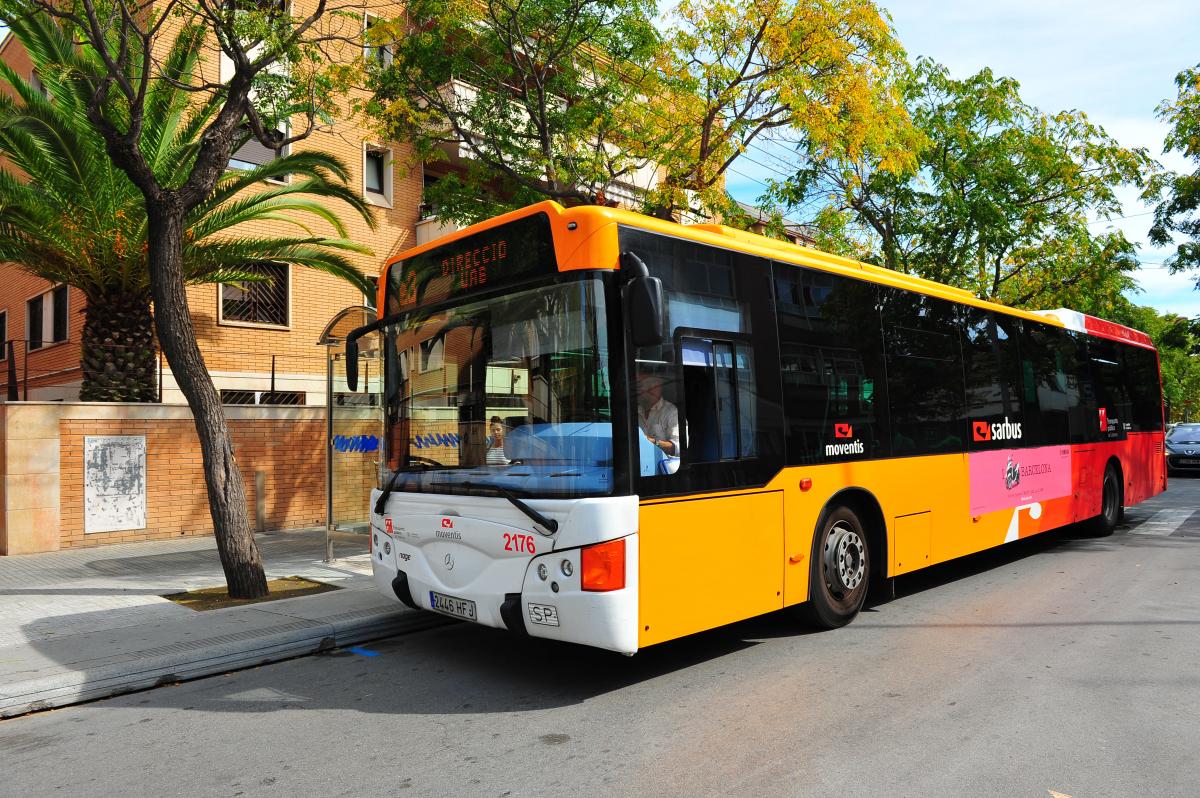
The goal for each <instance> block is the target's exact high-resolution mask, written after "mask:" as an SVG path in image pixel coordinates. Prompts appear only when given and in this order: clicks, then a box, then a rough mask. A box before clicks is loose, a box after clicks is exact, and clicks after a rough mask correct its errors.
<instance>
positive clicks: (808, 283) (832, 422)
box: [775, 263, 890, 464]
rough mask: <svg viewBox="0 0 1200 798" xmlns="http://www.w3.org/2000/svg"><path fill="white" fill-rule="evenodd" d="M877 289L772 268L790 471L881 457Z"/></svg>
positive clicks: (884, 446) (884, 440) (883, 409)
mask: <svg viewBox="0 0 1200 798" xmlns="http://www.w3.org/2000/svg"><path fill="white" fill-rule="evenodd" d="M876 302H877V300H876V287H875V286H874V285H873V284H871V283H866V282H863V281H861V280H853V279H850V278H847V277H840V276H837V275H833V274H827V273H825V272H819V271H814V270H810V269H803V268H800V267H798V266H793V265H790V264H784V263H777V264H775V303H776V312H777V314H778V320H779V348H780V364H781V370H782V375H781V376H782V379H783V404H784V417H785V424H786V429H787V461H788V463H789V464H799V463H819V462H824V461H839V460H857V459H862V458H867V457H886V456H887V455H888V454H889V453H890V449H889V447H888V435H887V431H886V419H887V406H886V399H885V398H884V385H885V382H886V380H885V378H884V371H883V351H882V338H881V335H880V326H879V313H878V310H877V308H876Z"/></svg>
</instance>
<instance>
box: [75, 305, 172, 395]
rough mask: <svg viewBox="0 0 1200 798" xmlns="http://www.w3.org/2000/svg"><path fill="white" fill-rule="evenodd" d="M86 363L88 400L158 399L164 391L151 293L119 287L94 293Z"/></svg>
mask: <svg viewBox="0 0 1200 798" xmlns="http://www.w3.org/2000/svg"><path fill="white" fill-rule="evenodd" d="M80 348H81V353H80V365H81V366H82V368H83V385H82V386H81V387H80V389H79V398H80V399H82V400H83V401H85V402H153V401H154V400H155V399H156V398H157V395H158V390H157V382H158V375H157V374H156V373H155V371H156V369H155V366H156V365H157V363H156V360H157V358H156V357H155V351H156V350H155V345H154V317H153V316H152V315H151V313H150V297H149V295H147V294H142V293H130V292H126V291H121V290H116V291H111V292H108V293H105V294H101V295H98V296H89V297H88V301H87V311H86V315H85V318H84V322H83V341H82V342H81V347H80Z"/></svg>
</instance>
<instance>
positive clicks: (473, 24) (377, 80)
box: [366, 0, 658, 222]
mask: <svg viewBox="0 0 1200 798" xmlns="http://www.w3.org/2000/svg"><path fill="white" fill-rule="evenodd" d="M652 10H653V4H652V3H650V2H649V1H648V0H539V2H536V3H526V2H519V1H517V0H489V2H488V3H487V4H486V5H485V4H481V3H478V2H475V0H414V2H411V3H409V4H408V6H407V15H406V17H404V18H400V19H397V20H393V21H391V22H390V23H389V24H387V25H379V26H376V28H373V30H372V35H374V36H379V37H382V38H385V39H388V40H394V41H395V44H394V45H393V47H394V53H393V56H392V61H391V64H390V65H384V66H382V67H381V68H377V69H375V71H374V72H373V74H372V79H371V83H372V85H373V87H374V89H375V99H374V101H372V102H371V103H370V104H368V106H367V109H366V110H367V112H368V113H369V114H370V115H371V116H372V117H373V118H375V119H377V120H378V122H379V124H380V126H381V127H382V128H383V130H384V134H385V135H386V136H387V137H389V138H393V139H398V140H403V141H411V142H412V143H413V144H414V146H415V148H416V151H417V154H418V156H419V157H420V158H421V159H423V160H424V161H426V162H430V161H439V160H445V159H446V157H447V155H446V153H447V152H452V153H461V154H462V155H463V164H464V166H465V168H464V169H463V170H462V171H452V172H451V173H450V174H449V175H448V176H447V177H445V178H442V179H441V180H439V181H437V182H436V183H434V184H432V185H430V186H429V187H428V188H427V193H426V200H427V201H429V202H431V203H432V204H434V205H436V206H437V207H438V211H439V215H440V216H441V217H443V218H446V219H452V220H457V221H464V222H472V221H476V220H478V219H481V218H485V217H487V216H491V215H494V214H496V213H498V212H502V211H503V210H507V209H512V208H518V207H522V206H524V205H527V204H529V203H531V202H536V201H539V200H543V199H554V200H558V201H559V202H563V203H565V204H578V203H592V202H597V201H603V200H604V193H605V191H606V190H608V189H609V188H610V186H612V185H613V184H614V183H615V182H618V181H623V180H624V181H626V182H627V181H628V180H629V179H630V178H631V177H632V175H633V173H634V172H635V171H636V170H637V169H638V168H639V166H641V165H642V162H641V161H639V159H638V158H637V156H636V155H635V152H636V150H637V149H638V148H637V147H635V146H634V144H635V142H636V141H637V139H638V137H639V136H641V135H642V132H643V131H642V129H641V128H642V126H641V125H640V124H639V121H638V120H639V117H640V116H641V115H642V114H643V113H644V110H643V108H644V106H645V105H646V103H645V101H644V97H642V96H641V95H640V92H641V91H642V90H643V89H644V86H645V79H646V71H645V70H646V64H647V62H648V59H649V57H650V55H651V54H652V53H653V52H654V51H655V49H656V47H657V44H658V35H657V34H656V32H655V30H654V27H653V25H652V24H651V14H652Z"/></svg>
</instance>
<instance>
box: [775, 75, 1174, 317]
mask: <svg viewBox="0 0 1200 798" xmlns="http://www.w3.org/2000/svg"><path fill="white" fill-rule="evenodd" d="M898 83H899V85H900V87H901V90H902V93H903V97H904V103H905V106H906V107H907V109H908V112H909V114H910V115H911V117H912V119H913V122H914V124H915V125H916V128H917V131H918V132H919V134H920V139H919V141H920V143H919V145H918V146H917V149H916V160H915V163H914V164H912V165H911V166H910V167H909V168H907V169H896V168H894V162H888V161H886V160H885V158H884V157H883V156H881V155H880V154H878V153H877V152H875V151H873V150H872V149H870V148H867V149H865V150H863V151H862V154H861V156H860V157H852V156H850V155H846V156H840V157H836V158H823V157H821V155H822V153H823V152H824V151H825V147H824V145H823V144H822V143H821V142H811V141H805V142H803V144H802V147H801V157H802V159H803V160H804V161H805V162H806V163H807V164H808V165H807V166H806V167H805V168H804V169H802V170H800V171H799V172H798V173H797V174H796V176H795V177H793V178H792V179H790V180H788V181H787V182H786V183H785V184H784V185H782V186H780V187H779V189H778V195H779V196H781V197H782V198H784V199H785V200H787V201H788V202H790V203H792V204H800V203H806V202H813V201H817V202H824V203H825V207H824V209H823V210H822V211H821V212H820V213H818V214H817V223H818V225H819V226H820V227H822V228H823V230H824V231H825V235H826V237H827V238H840V239H841V240H842V243H841V245H840V246H841V248H842V249H845V250H855V249H857V250H858V254H860V255H865V256H866V257H867V259H869V260H872V261H874V262H877V263H881V264H883V265H886V266H888V267H889V268H893V269H897V270H900V271H905V272H911V273H916V274H919V275H921V276H923V277H929V278H932V279H935V280H940V281H942V282H947V283H950V284H953V285H958V286H960V287H964V288H968V289H970V290H973V291H975V292H976V293H977V294H978V295H979V296H983V297H988V298H991V299H996V300H1000V301H1003V302H1007V303H1010V304H1013V305H1034V306H1036V305H1042V306H1044V305H1047V304H1051V305H1055V304H1060V303H1064V304H1065V303H1069V304H1071V305H1072V306H1073V307H1075V308H1077V309H1079V310H1084V311H1089V312H1100V313H1103V312H1106V311H1110V310H1111V309H1113V308H1115V307H1117V306H1119V305H1120V304H1121V303H1122V301H1123V300H1121V298H1120V295H1121V292H1122V291H1124V290H1127V289H1129V288H1131V287H1132V285H1133V282H1132V279H1131V278H1130V276H1129V273H1130V272H1131V271H1133V270H1134V269H1136V268H1137V260H1136V257H1135V255H1134V249H1133V246H1132V245H1131V244H1130V243H1129V242H1128V241H1127V240H1126V239H1125V238H1124V236H1123V235H1122V234H1121V233H1119V232H1104V233H1098V234H1096V233H1093V232H1091V229H1090V228H1089V222H1090V221H1092V220H1093V219H1094V218H1095V217H1097V216H1099V217H1100V218H1109V217H1111V216H1112V215H1115V214H1117V213H1119V212H1120V209H1121V204H1120V202H1119V200H1118V197H1117V194H1116V189H1117V188H1118V187H1119V186H1122V185H1135V186H1141V185H1142V184H1143V183H1144V181H1145V180H1146V179H1147V176H1148V175H1149V174H1150V172H1151V170H1152V169H1153V168H1154V163H1153V161H1152V160H1151V159H1150V158H1149V156H1148V155H1147V154H1146V153H1145V151H1143V150H1131V149H1126V148H1124V147H1121V146H1120V145H1119V144H1118V143H1117V142H1116V141H1114V140H1113V139H1112V138H1111V137H1109V136H1108V135H1107V134H1106V133H1105V132H1104V131H1103V129H1101V128H1100V127H1098V126H1097V125H1094V124H1093V123H1092V122H1090V121H1089V120H1088V118H1087V116H1086V115H1085V114H1083V113H1082V112H1079V111H1064V112H1061V113H1058V114H1053V115H1050V114H1045V113H1043V112H1041V111H1039V110H1038V109H1037V108H1035V107H1033V106H1031V105H1029V104H1028V103H1026V102H1024V101H1023V100H1022V99H1021V97H1020V93H1019V86H1018V84H1017V83H1016V81H1014V80H1012V79H1010V78H998V77H995V76H994V75H993V74H992V73H991V71H990V70H987V69H985V70H982V71H981V72H979V73H978V74H976V75H973V76H971V77H969V78H967V79H965V80H956V79H954V78H952V77H951V76H950V75H949V73H948V72H947V71H946V69H945V68H944V67H942V66H940V65H938V64H936V63H934V62H932V61H929V60H927V59H920V60H918V61H917V63H916V64H915V65H914V66H913V67H912V68H911V69H910V70H908V71H907V72H906V73H905V74H902V75H901V76H900V78H899V81H898Z"/></svg>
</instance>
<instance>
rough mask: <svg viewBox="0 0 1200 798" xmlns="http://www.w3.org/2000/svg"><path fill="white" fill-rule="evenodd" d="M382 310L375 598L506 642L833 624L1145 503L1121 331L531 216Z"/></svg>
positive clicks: (408, 287)
mask: <svg viewBox="0 0 1200 798" xmlns="http://www.w3.org/2000/svg"><path fill="white" fill-rule="evenodd" d="M378 307H379V308H380V311H379V312H380V316H381V318H380V319H379V320H378V321H377V322H375V323H374V324H371V325H368V326H367V327H363V328H361V329H360V330H357V331H355V333H353V334H352V335H351V336H350V340H349V341H348V353H347V354H348V357H347V363H348V364H355V363H357V359H356V358H357V344H355V343H354V342H355V341H356V340H357V338H358V337H359V336H360V335H363V334H366V333H367V332H371V331H376V330H377V331H378V332H379V333H380V335H381V336H382V341H383V345H382V350H383V357H384V360H385V363H384V374H385V379H384V383H385V387H384V393H385V397H384V404H385V406H386V434H385V447H386V470H385V473H384V478H383V482H382V485H381V489H380V490H378V491H376V492H375V493H373V495H372V501H373V514H372V516H371V526H372V540H373V550H372V564H373V565H374V572H375V579H376V582H377V584H378V587H379V588H380V589H381V590H382V591H384V592H385V593H386V594H387V595H389V596H393V597H395V598H396V599H397V600H398V601H400V602H403V603H404V604H406V605H408V606H409V607H413V608H416V609H421V610H433V611H436V612H441V613H446V614H449V615H453V616H455V617H459V618H465V619H467V620H471V621H474V622H477V623H481V624H486V625H489V626H495V627H499V628H505V629H509V630H511V631H513V632H516V633H520V634H527V635H533V636H536V637H545V638H552V639H556V640H565V641H571V642H576V643H584V644H587V645H592V646H598V647H601V648H606V649H611V650H614V651H620V652H623V653H626V654H632V653H634V652H635V651H637V650H638V649H640V648H643V647H645V646H649V645H653V644H655V643H660V642H663V641H665V640H671V639H674V638H677V637H680V636H682V635H687V634H691V633H693V632H698V631H701V630H704V629H711V628H713V627H716V626H720V625H722V624H727V623H730V622H733V621H737V620H740V619H744V618H749V617H752V616H756V615H760V614H763V613H767V612H771V611H773V610H778V609H781V608H785V607H795V608H797V610H798V611H799V612H800V613H801V614H802V615H803V616H805V617H806V618H807V619H808V620H809V621H811V622H814V623H816V624H818V625H820V626H825V627H836V626H840V625H842V624H845V623H847V622H849V621H850V620H852V619H853V618H854V616H855V615H856V614H857V613H858V611H859V609H860V608H861V607H862V605H863V601H864V598H865V596H866V593H867V590H868V588H869V586H871V585H879V584H885V585H886V583H887V581H886V580H888V579H890V578H892V577H895V576H897V575H900V574H905V573H909V572H911V571H915V570H917V569H920V568H924V567H926V566H929V565H933V564H935V563H940V562H945V561H946V560H950V559H953V558H955V557H961V556H963V555H966V554H971V553H973V552H978V551H981V550H983V549H987V548H991V547H993V546H999V545H1001V544H1003V543H1007V542H1010V541H1014V540H1017V539H1019V538H1023V537H1028V536H1030V535H1034V534H1037V533H1039V532H1044V531H1047V530H1050V529H1054V528H1056V527H1061V526H1063V525H1065V524H1070V523H1074V522H1080V521H1088V522H1089V523H1091V524H1092V526H1093V527H1094V529H1095V530H1096V531H1097V532H1098V533H1100V534H1104V533H1110V532H1111V531H1112V530H1113V528H1114V526H1115V525H1116V524H1117V522H1118V521H1119V520H1120V517H1121V514H1122V512H1123V507H1124V506H1126V505H1130V504H1134V503H1136V502H1140V501H1142V500H1144V499H1146V498H1148V497H1150V496H1153V495H1155V494H1157V493H1159V492H1160V491H1162V490H1164V489H1165V488H1166V474H1165V469H1164V463H1163V406H1162V395H1161V386H1160V380H1159V368H1158V359H1157V354H1156V352H1155V350H1154V348H1153V346H1152V344H1151V342H1150V340H1149V339H1148V337H1147V336H1145V335H1144V334H1142V333H1140V332H1137V331H1135V330H1131V329H1128V328H1125V327H1122V326H1119V325H1116V324H1112V323H1109V322H1105V321H1101V320H1099V319H1095V318H1091V317H1087V316H1084V315H1082V314H1079V313H1076V312H1072V311H1067V310H1056V311H1047V312H1040V313H1031V312H1026V311H1020V310H1014V309H1012V308H1008V307H1003V306H1000V305H995V304H990V303H988V302H985V301H982V300H979V299H977V298H976V297H974V296H973V295H972V294H970V293H968V292H965V291H961V290H958V289H955V288H951V287H948V286H945V285H940V284H938V283H934V282H930V281H927V280H922V279H919V278H915V277H910V276H906V275H902V274H898V273H895V272H892V271H890V270H887V269H883V268H879V267H875V266H870V265H866V264H862V263H857V262H854V261H851V260H847V259H844V258H839V257H835V256H832V255H827V254H824V253H821V252H817V251H814V250H812V249H807V248H802V247H798V246H794V245H791V244H785V243H782V242H777V241H773V240H770V239H767V238H764V237H761V236H756V235H752V234H749V233H744V232H740V231H736V230H732V229H729V228H725V227H721V226H719V225H709V224H700V225H679V224H673V223H671V222H666V221H661V220H658V219H653V218H649V217H646V216H642V215H639V214H635V213H631V212H626V211H621V210H615V209H611V208H601V207H578V208H570V209H564V208H562V207H560V206H559V205H557V204H555V203H551V202H546V203H541V204H538V205H534V206H531V207H529V208H525V209H523V210H520V211H515V212H513V213H509V214H506V215H504V216H500V217H497V218H495V219H492V220H489V221H487V222H483V223H480V224H477V225H474V226H472V227H469V228H466V229H464V230H460V231H458V232H456V233H453V234H451V235H449V236H446V237H445V238H442V239H439V240H437V241H434V242H431V243H429V244H425V245H423V246H420V247H417V248H415V249H411V250H409V251H407V252H405V253H403V254H401V255H400V256H399V257H397V258H396V259H394V260H392V261H390V262H389V263H388V264H387V267H386V269H385V270H384V272H383V275H382V278H381V280H380V284H379V304H378ZM350 370H351V372H354V371H356V368H351V369H350ZM347 378H348V382H349V383H350V386H351V389H352V390H353V388H354V384H355V382H356V381H357V377H356V374H353V373H348V374H347Z"/></svg>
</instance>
